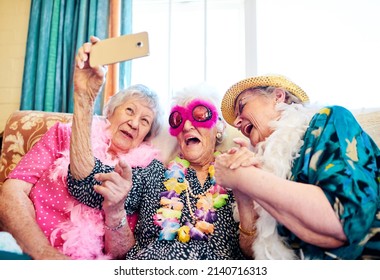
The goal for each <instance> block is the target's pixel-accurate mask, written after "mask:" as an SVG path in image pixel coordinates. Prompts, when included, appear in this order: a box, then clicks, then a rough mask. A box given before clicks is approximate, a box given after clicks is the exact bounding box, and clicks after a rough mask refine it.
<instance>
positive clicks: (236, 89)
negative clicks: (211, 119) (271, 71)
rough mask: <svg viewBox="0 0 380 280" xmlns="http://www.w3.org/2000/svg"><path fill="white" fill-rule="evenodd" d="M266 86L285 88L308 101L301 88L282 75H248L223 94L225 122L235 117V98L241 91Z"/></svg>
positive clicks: (302, 99) (230, 121)
mask: <svg viewBox="0 0 380 280" xmlns="http://www.w3.org/2000/svg"><path fill="white" fill-rule="evenodd" d="M267 86H272V87H279V88H283V89H285V90H287V91H288V92H289V93H291V94H293V95H295V96H296V97H298V98H299V99H300V100H301V102H302V103H307V102H308V101H309V97H308V96H307V94H306V93H305V92H304V91H303V89H301V88H300V87H299V86H297V85H296V84H295V83H293V82H292V81H290V80H289V79H287V78H286V77H284V76H280V75H269V76H258V77H250V78H247V79H244V80H241V81H240V82H238V83H236V84H234V85H233V86H232V87H230V88H229V89H228V90H227V92H226V93H225V94H224V97H223V100H222V107H221V110H222V114H223V118H224V119H225V120H226V122H228V123H229V124H230V125H233V123H234V120H235V118H236V116H235V100H236V98H237V97H238V96H239V94H240V93H241V92H242V91H244V90H246V89H249V88H255V87H267Z"/></svg>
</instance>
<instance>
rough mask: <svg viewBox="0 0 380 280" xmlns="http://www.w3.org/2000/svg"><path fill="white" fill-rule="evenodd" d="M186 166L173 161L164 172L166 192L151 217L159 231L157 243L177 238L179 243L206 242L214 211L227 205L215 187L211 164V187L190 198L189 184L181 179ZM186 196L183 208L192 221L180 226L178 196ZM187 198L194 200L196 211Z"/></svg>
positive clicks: (178, 159)
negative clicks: (184, 194)
mask: <svg viewBox="0 0 380 280" xmlns="http://www.w3.org/2000/svg"><path fill="white" fill-rule="evenodd" d="M189 166H190V163H189V162H188V161H187V160H184V159H180V158H179V157H176V158H175V159H174V160H172V161H171V162H170V163H169V165H168V170H167V171H166V172H165V181H164V185H165V188H166V191H164V192H161V193H160V205H161V207H160V208H159V209H158V210H157V213H156V214H155V215H154V216H153V222H154V224H155V225H158V226H160V227H161V231H160V235H159V237H158V239H159V240H174V239H175V238H176V237H178V240H179V241H180V242H184V243H186V242H189V241H190V239H194V240H207V239H208V237H207V236H208V235H209V234H212V233H213V232H214V222H215V221H216V220H217V213H216V211H217V209H219V208H221V207H223V206H224V205H226V203H227V201H226V200H227V199H228V194H227V191H226V190H225V189H224V188H222V187H220V186H219V185H217V184H216V182H215V177H214V174H215V169H214V165H213V164H211V165H210V167H209V169H208V174H209V177H210V183H211V187H210V188H209V189H208V190H207V191H205V192H203V193H200V194H198V195H194V194H193V192H192V190H191V188H190V184H189V182H188V181H187V180H186V179H185V176H186V174H187V169H188V167H189ZM183 191H185V192H186V205H187V207H188V209H189V212H190V215H191V218H192V221H191V222H190V221H186V222H185V223H184V224H183V225H181V223H180V219H181V216H182V209H183V207H184V204H183V203H182V201H181V199H180V197H179V196H180V194H181V193H182V192H183ZM190 196H192V197H193V198H197V199H198V201H197V204H196V207H197V209H196V210H195V211H193V210H192V207H191V202H190Z"/></svg>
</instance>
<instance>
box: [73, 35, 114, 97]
mask: <svg viewBox="0 0 380 280" xmlns="http://www.w3.org/2000/svg"><path fill="white" fill-rule="evenodd" d="M90 41H91V42H87V43H84V44H83V45H82V46H81V47H80V48H79V50H78V53H77V55H76V57H75V69H74V93H75V94H76V96H77V97H85V98H90V100H92V101H93V100H95V99H96V97H97V95H98V94H99V92H100V89H101V87H102V85H103V84H104V81H105V76H106V72H107V69H106V67H102V66H95V67H91V66H90V63H89V58H90V52H91V47H92V46H93V45H94V44H96V43H97V42H99V41H100V40H99V38H97V37H94V36H91V38H90Z"/></svg>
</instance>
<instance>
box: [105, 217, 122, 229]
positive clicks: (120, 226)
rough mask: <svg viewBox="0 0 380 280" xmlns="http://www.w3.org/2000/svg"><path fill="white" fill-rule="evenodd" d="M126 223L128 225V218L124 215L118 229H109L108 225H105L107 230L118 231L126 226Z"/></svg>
mask: <svg viewBox="0 0 380 280" xmlns="http://www.w3.org/2000/svg"><path fill="white" fill-rule="evenodd" d="M126 223H127V216H126V215H124V217H123V218H122V219H121V221H120V223H119V224H118V225H117V226H116V227H109V226H107V225H106V224H104V228H105V229H106V230H110V231H116V230H119V229H121V228H122V227H123V226H125V224H126Z"/></svg>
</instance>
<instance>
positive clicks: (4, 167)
mask: <svg viewBox="0 0 380 280" xmlns="http://www.w3.org/2000/svg"><path fill="white" fill-rule="evenodd" d="M71 120H72V114H70V113H57V112H43V111H28V110H24V111H15V112H13V113H12V114H11V116H10V117H9V118H8V120H7V123H6V124H5V129H4V133H3V143H2V148H1V156H0V163H1V166H0V185H1V184H3V182H4V180H5V178H6V177H7V176H8V174H9V173H10V172H11V171H12V170H13V169H14V168H15V166H16V165H17V163H18V162H19V161H20V160H21V158H22V157H23V156H24V155H25V154H26V153H27V152H28V151H29V150H30V148H31V147H33V145H34V144H36V143H37V142H38V140H39V139H40V138H41V137H42V135H43V134H44V133H45V132H46V131H47V130H48V129H49V128H50V127H51V126H52V125H54V124H55V123H56V122H62V123H68V122H71Z"/></svg>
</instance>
